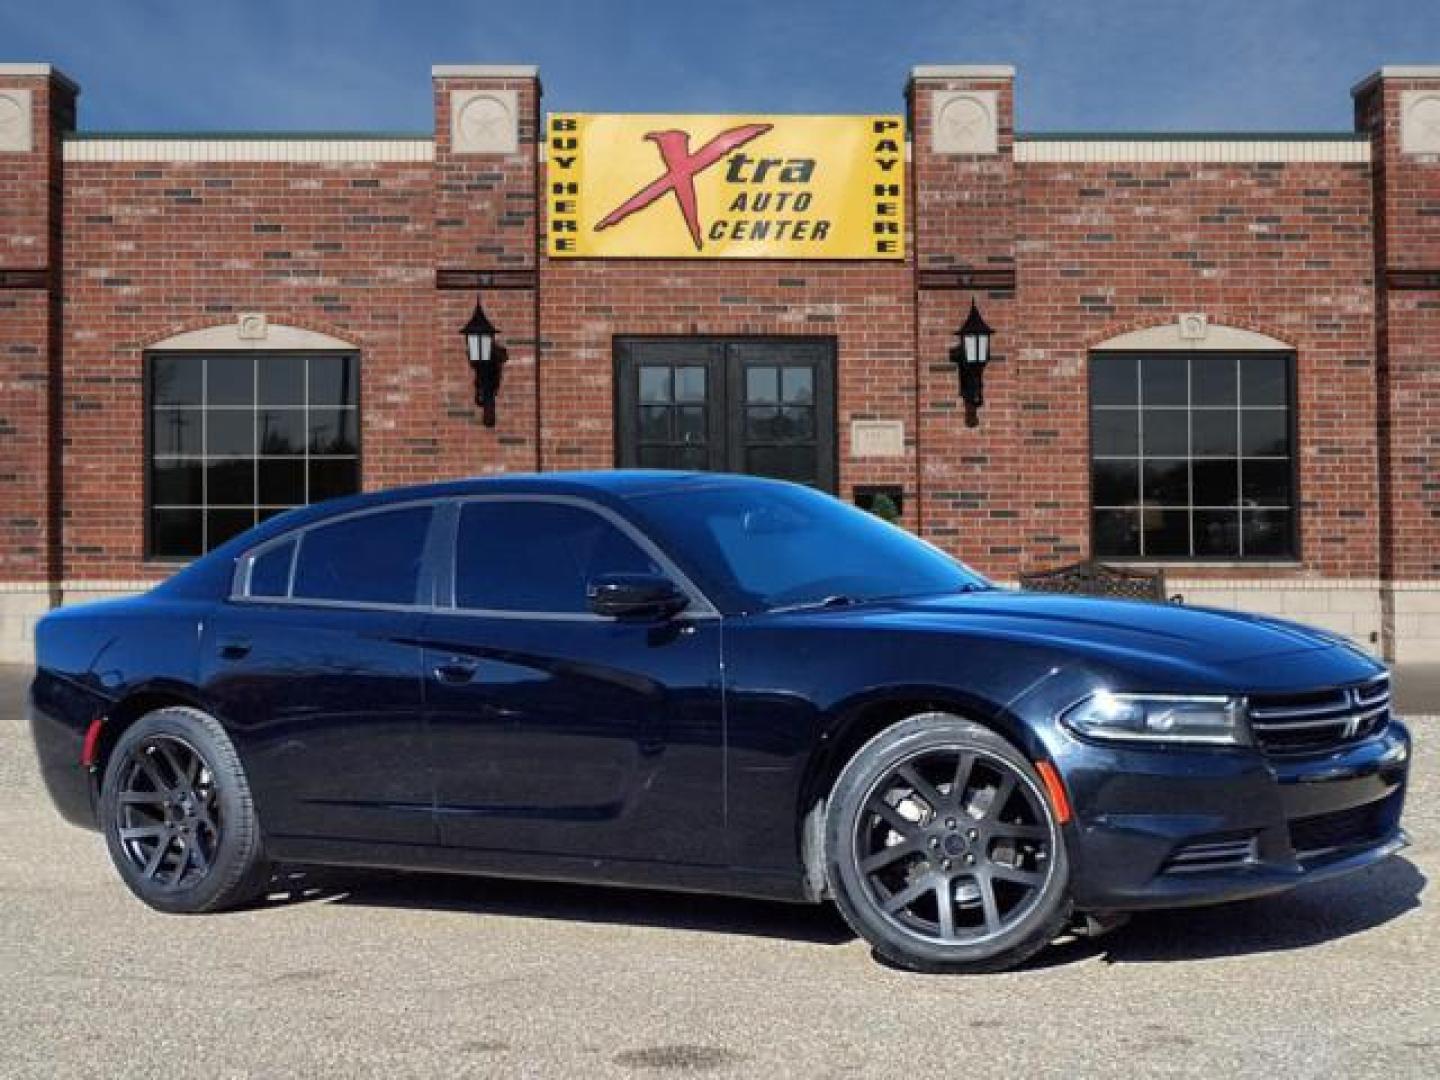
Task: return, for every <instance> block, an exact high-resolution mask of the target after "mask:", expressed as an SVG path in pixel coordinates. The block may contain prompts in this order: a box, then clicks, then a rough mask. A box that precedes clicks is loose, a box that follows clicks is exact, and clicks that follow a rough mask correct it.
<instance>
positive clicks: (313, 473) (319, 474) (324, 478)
mask: <svg viewBox="0 0 1440 1080" xmlns="http://www.w3.org/2000/svg"><path fill="white" fill-rule="evenodd" d="M309 472H310V500H309V501H310V502H312V503H314V502H323V501H324V500H325V499H338V498H340V497H341V496H342V495H353V494H355V492H357V491H359V490H360V462H359V461H357V460H356V459H355V458H322V459H321V460H318V461H311V462H310V465H309Z"/></svg>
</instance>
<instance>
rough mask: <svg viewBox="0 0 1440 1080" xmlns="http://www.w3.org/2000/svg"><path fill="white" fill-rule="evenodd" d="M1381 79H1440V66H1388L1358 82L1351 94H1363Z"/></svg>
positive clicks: (1352, 88)
mask: <svg viewBox="0 0 1440 1080" xmlns="http://www.w3.org/2000/svg"><path fill="white" fill-rule="evenodd" d="M1381 79H1440V64H1387V65H1385V66H1384V67H1382V68H1380V69H1379V70H1378V71H1372V72H1371V73H1370V74H1369V75H1366V76H1365V78H1363V79H1361V80H1360V81H1359V82H1357V83H1356V84H1355V85H1354V86H1352V87H1351V88H1350V93H1351V95H1352V96H1358V95H1360V94H1363V93H1364V92H1365V91H1366V90H1368V89H1370V87H1371V86H1373V85H1374V84H1375V83H1377V82H1379V81H1380V80H1381Z"/></svg>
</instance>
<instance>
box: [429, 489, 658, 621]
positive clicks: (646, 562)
mask: <svg viewBox="0 0 1440 1080" xmlns="http://www.w3.org/2000/svg"><path fill="white" fill-rule="evenodd" d="M659 569H660V568H659V567H658V566H657V565H656V564H655V563H654V561H653V560H652V559H651V558H650V557H649V556H648V555H646V554H645V553H644V552H643V551H642V550H641V549H640V548H639V546H638V545H636V543H635V542H634V541H633V540H631V539H630V538H629V537H628V536H626V535H625V534H624V533H623V532H621V530H620V529H619V528H618V527H616V526H615V525H614V524H612V523H611V522H609V521H607V520H606V519H605V518H603V517H601V516H600V515H599V514H596V513H594V512H592V511H590V510H585V509H582V508H581V507H577V506H567V505H563V504H561V503H546V502H534V503H525V502H505V503H486V502H475V503H466V504H465V505H464V507H462V509H461V511H460V527H459V531H458V533H457V535H456V539H455V603H456V606H458V607H461V608H470V609H475V610H483V611H525V612H549V613H555V614H578V613H581V612H585V611H588V610H589V603H588V600H587V590H588V588H589V585H590V583H591V582H592V581H593V580H594V579H595V578H597V577H599V576H600V575H602V574H626V573H629V574H654V573H658V572H659Z"/></svg>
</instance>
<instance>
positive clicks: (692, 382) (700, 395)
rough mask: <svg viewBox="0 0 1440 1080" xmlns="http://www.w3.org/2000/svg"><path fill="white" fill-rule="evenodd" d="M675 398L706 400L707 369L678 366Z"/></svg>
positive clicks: (681, 399)
mask: <svg viewBox="0 0 1440 1080" xmlns="http://www.w3.org/2000/svg"><path fill="white" fill-rule="evenodd" d="M675 400H676V401H704V400H705V369H704V368H703V367H677V368H676V369H675Z"/></svg>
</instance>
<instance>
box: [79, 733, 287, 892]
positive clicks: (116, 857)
mask: <svg viewBox="0 0 1440 1080" xmlns="http://www.w3.org/2000/svg"><path fill="white" fill-rule="evenodd" d="M100 791H101V794H100V824H101V829H102V830H103V832H104V834H105V843H106V846H107V847H108V848H109V850H110V858H111V859H112V860H113V862H114V863H115V868H116V869H117V870H118V871H119V872H120V877H121V878H122V879H123V880H124V882H125V884H126V885H128V886H129V888H130V891H131V892H133V893H134V894H135V895H136V896H138V897H139V898H140V899H141V900H143V901H144V902H145V903H146V904H148V905H150V906H151V907H152V908H155V909H156V910H158V911H165V912H171V913H194V912H208V911H219V910H221V909H223V908H230V907H236V906H239V905H241V904H245V903H248V902H250V901H252V900H254V899H255V898H256V897H257V896H258V895H260V894H261V892H262V891H263V890H264V888H265V886H266V885H267V884H268V882H269V880H270V866H269V864H268V863H267V862H266V860H265V855H264V845H263V843H262V839H261V834H260V821H259V818H258V817H257V816H256V814H255V805H254V801H253V799H252V798H251V794H250V784H249V782H248V781H247V780H246V778H245V770H244V769H243V768H242V767H241V765H240V758H239V756H238V755H237V754H236V752H235V745H234V744H233V743H232V742H231V741H230V737H229V736H228V735H227V734H226V733H225V729H224V728H222V727H221V726H220V724H219V722H218V721H216V720H215V718H214V717H212V716H209V715H207V714H206V713H203V712H201V711H200V710H199V709H191V708H186V707H180V706H176V707H171V708H165V709H159V710H157V711H155V712H152V713H149V714H147V715H146V716H144V717H142V718H141V719H139V720H138V721H136V722H135V723H134V724H133V725H132V726H131V727H129V728H127V729H126V730H125V731H124V732H123V733H122V734H121V736H120V739H119V741H118V742H117V743H116V744H115V749H114V750H113V751H112V752H111V754H110V760H109V762H108V764H107V765H106V768H105V777H104V781H103V783H102V785H101V789H100Z"/></svg>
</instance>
